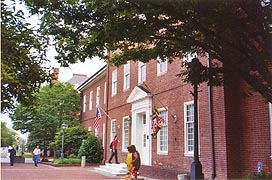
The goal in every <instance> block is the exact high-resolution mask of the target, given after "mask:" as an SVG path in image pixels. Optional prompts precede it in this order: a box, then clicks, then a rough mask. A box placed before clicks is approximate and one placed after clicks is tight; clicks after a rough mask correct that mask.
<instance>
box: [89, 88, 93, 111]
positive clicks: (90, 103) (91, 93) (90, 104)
mask: <svg viewBox="0 0 272 180" xmlns="http://www.w3.org/2000/svg"><path fill="white" fill-rule="evenodd" d="M92 109H93V91H91V92H90V102H89V110H90V111H91V110H92Z"/></svg>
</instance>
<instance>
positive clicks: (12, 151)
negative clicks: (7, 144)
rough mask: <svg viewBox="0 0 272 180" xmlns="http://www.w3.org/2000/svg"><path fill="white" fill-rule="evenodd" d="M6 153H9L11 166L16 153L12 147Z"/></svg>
mask: <svg viewBox="0 0 272 180" xmlns="http://www.w3.org/2000/svg"><path fill="white" fill-rule="evenodd" d="M8 151H9V159H10V165H11V166H13V163H14V158H15V155H16V151H15V149H14V147H12V148H11V149H9V150H8Z"/></svg>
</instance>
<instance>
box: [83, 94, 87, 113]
mask: <svg viewBox="0 0 272 180" xmlns="http://www.w3.org/2000/svg"><path fill="white" fill-rule="evenodd" d="M86 103H87V102H86V95H84V96H83V112H86Z"/></svg>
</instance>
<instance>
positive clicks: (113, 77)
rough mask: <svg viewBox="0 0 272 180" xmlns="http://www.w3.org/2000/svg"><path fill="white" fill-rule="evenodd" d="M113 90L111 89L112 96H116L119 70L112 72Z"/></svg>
mask: <svg viewBox="0 0 272 180" xmlns="http://www.w3.org/2000/svg"><path fill="white" fill-rule="evenodd" d="M111 87H112V89H111V95H112V96H114V95H116V94H117V69H115V70H114V71H112V86H111Z"/></svg>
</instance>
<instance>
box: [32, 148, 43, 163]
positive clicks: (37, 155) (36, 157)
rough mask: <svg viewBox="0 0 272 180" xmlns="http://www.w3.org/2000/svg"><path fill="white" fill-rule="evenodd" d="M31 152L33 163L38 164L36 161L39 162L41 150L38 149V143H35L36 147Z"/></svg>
mask: <svg viewBox="0 0 272 180" xmlns="http://www.w3.org/2000/svg"><path fill="white" fill-rule="evenodd" d="M32 154H33V161H34V165H35V166H38V162H39V159H40V154H41V150H40V146H39V145H37V147H36V148H35V149H34V151H33V153H32Z"/></svg>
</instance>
